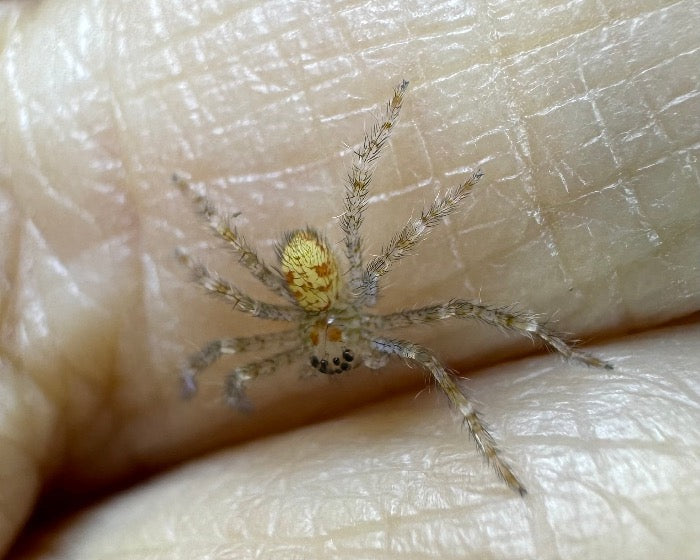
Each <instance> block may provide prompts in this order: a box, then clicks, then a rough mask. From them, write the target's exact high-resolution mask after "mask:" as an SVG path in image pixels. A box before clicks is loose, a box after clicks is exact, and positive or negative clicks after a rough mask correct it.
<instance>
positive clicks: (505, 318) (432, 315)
mask: <svg viewBox="0 0 700 560" xmlns="http://www.w3.org/2000/svg"><path fill="white" fill-rule="evenodd" d="M453 317H456V318H458V319H478V320H479V321H482V322H484V323H486V324H488V325H491V326H494V327H499V328H501V329H503V330H506V331H512V332H516V333H518V334H521V335H523V336H527V337H530V338H533V337H536V338H539V339H540V340H541V341H543V342H544V343H545V344H546V345H547V346H548V347H549V348H551V349H552V350H554V351H556V352H558V353H559V354H561V355H562V356H563V357H564V358H566V359H567V360H573V361H577V362H581V363H584V364H586V365H588V366H593V367H601V368H605V369H613V366H612V364H610V363H608V362H605V361H603V360H601V359H600V358H597V357H595V356H592V355H591V354H588V353H586V352H581V351H580V350H577V349H576V348H574V347H573V346H572V345H571V344H570V343H569V342H567V341H566V339H565V338H564V337H563V336H562V335H561V334H558V333H556V332H555V331H553V330H550V329H548V328H547V327H546V326H545V325H543V324H542V323H541V322H540V321H539V320H538V318H537V316H536V315H534V314H533V313H527V312H524V311H516V310H513V309H512V308H504V307H495V306H492V305H486V304H482V303H475V302H472V301H468V300H465V299H453V300H451V301H448V302H447V303H442V304H438V305H431V306H428V307H421V308H419V309H409V310H405V311H399V312H398V313H392V314H389V315H383V316H375V317H374V318H373V321H374V322H375V324H374V325H373V326H372V328H375V329H394V328H400V327H407V326H410V325H417V324H421V323H432V322H435V321H441V320H443V319H450V318H453Z"/></svg>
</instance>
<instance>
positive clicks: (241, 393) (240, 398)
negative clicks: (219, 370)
mask: <svg viewBox="0 0 700 560" xmlns="http://www.w3.org/2000/svg"><path fill="white" fill-rule="evenodd" d="M308 351H309V349H308V347H307V346H306V345H303V344H302V345H299V346H297V347H295V348H291V349H289V350H283V351H282V352H278V353H277V354H273V355H272V356H270V357H269V358H264V359H262V360H257V361H255V362H250V363H249V364H246V365H244V366H239V367H237V368H235V369H234V370H233V371H232V372H231V373H229V374H228V375H227V376H226V397H227V402H228V404H229V406H231V407H233V408H236V409H239V410H249V409H250V408H251V405H250V402H249V401H248V399H247V397H246V394H245V388H246V384H247V382H248V381H250V380H251V379H255V378H257V377H259V376H261V375H272V374H273V373H275V372H276V371H277V370H278V369H280V368H282V367H285V366H291V365H294V364H295V363H297V362H298V361H299V360H300V359H302V358H303V357H304V356H306V355H307V354H308Z"/></svg>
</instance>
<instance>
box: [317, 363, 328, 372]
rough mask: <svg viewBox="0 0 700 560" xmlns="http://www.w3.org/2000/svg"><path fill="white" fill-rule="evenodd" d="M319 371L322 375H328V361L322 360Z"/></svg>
mask: <svg viewBox="0 0 700 560" xmlns="http://www.w3.org/2000/svg"><path fill="white" fill-rule="evenodd" d="M318 371H320V372H321V373H328V360H321V361H320V363H319V365H318Z"/></svg>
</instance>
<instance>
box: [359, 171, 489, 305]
mask: <svg viewBox="0 0 700 560" xmlns="http://www.w3.org/2000/svg"><path fill="white" fill-rule="evenodd" d="M483 175H484V174H483V173H482V172H481V170H477V171H475V172H474V173H473V174H472V175H471V177H469V178H468V179H467V180H466V181H464V183H462V184H461V185H459V186H458V187H455V188H452V189H449V190H448V191H447V192H445V193H444V194H442V195H438V196H437V197H436V198H435V200H434V201H433V203H432V204H431V205H430V206H429V207H428V208H426V209H424V210H423V211H422V212H421V215H420V217H419V218H417V219H415V220H410V221H409V222H408V223H407V224H406V225H405V226H404V227H403V229H401V231H399V232H398V233H397V234H396V235H394V237H393V238H392V239H391V241H390V242H389V243H388V244H387V245H385V246H384V247H383V248H382V252H381V253H380V254H379V255H377V256H376V257H374V258H373V259H372V260H371V261H370V262H369V263H368V264H367V267H366V268H365V270H364V273H363V275H362V282H361V284H360V288H359V292H360V293H361V294H362V295H363V296H364V298H365V300H366V303H367V305H373V304H374V302H375V301H376V299H377V289H378V285H379V278H380V277H382V276H384V275H385V274H386V273H387V272H389V270H391V266H392V265H393V264H394V263H395V262H396V261H399V260H401V259H402V258H403V257H405V256H406V255H408V254H410V253H411V250H412V249H413V248H414V247H415V246H416V245H418V243H420V242H421V241H422V240H423V239H425V238H426V237H427V236H428V234H430V232H431V231H432V228H434V227H435V226H437V225H439V224H441V223H442V222H443V221H444V220H445V218H446V217H447V216H449V215H450V214H452V212H454V211H455V210H457V209H458V208H459V206H460V203H461V202H462V201H463V200H464V199H465V198H466V197H467V196H468V195H469V194H471V191H472V188H473V187H474V185H476V184H477V183H478V182H479V179H481V178H482V177H483Z"/></svg>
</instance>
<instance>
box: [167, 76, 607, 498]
mask: <svg viewBox="0 0 700 560" xmlns="http://www.w3.org/2000/svg"><path fill="white" fill-rule="evenodd" d="M407 87H408V82H406V81H404V82H402V83H401V84H399V86H398V87H397V88H396V89H395V90H394V95H393V96H392V98H391V100H390V101H389V103H388V104H387V106H386V108H385V111H384V113H383V114H382V115H381V117H380V118H379V119H378V120H377V122H376V123H375V124H374V126H373V127H372V129H371V130H370V131H369V132H368V133H367V134H366V135H365V138H364V141H363V143H362V145H361V146H360V147H359V148H358V149H357V150H356V151H355V153H354V155H355V157H354V161H353V164H352V167H351V169H350V172H349V174H348V179H347V182H346V187H345V209H344V213H343V214H342V215H341V217H340V227H341V230H342V232H343V236H344V240H343V241H344V246H345V259H346V261H347V264H344V266H343V267H342V268H341V265H340V264H339V262H338V261H339V259H338V257H337V256H336V255H335V254H334V253H333V251H332V249H331V248H330V245H329V244H328V243H327V242H326V241H325V239H324V238H323V236H321V235H320V234H319V233H318V232H317V231H315V230H314V229H312V228H307V229H303V230H296V231H293V232H291V233H288V234H286V235H285V236H284V239H283V241H282V243H281V244H280V246H279V247H278V249H277V254H278V258H279V268H273V267H268V266H267V265H266V264H265V263H264V262H263V261H262V260H261V259H260V258H259V257H258V255H257V253H256V252H255V251H254V250H253V248H251V247H250V246H249V245H248V243H247V242H246V240H245V238H244V237H243V236H242V235H241V234H240V233H239V231H238V229H237V228H236V227H235V226H233V225H232V224H231V219H230V218H226V217H224V216H222V215H220V214H219V213H218V212H217V211H216V209H215V208H214V206H213V205H212V204H211V203H210V202H209V200H208V199H207V198H206V196H205V195H204V194H203V193H200V192H197V190H196V189H194V188H193V187H191V186H190V185H189V184H188V183H187V182H185V181H184V180H182V179H180V178H178V177H177V176H176V177H174V180H175V183H176V185H177V186H178V187H179V188H180V189H181V190H183V191H185V192H187V193H189V194H190V195H191V196H192V198H193V199H194V201H195V203H196V204H197V205H198V207H199V210H200V212H201V214H202V215H203V216H204V217H205V219H206V220H207V221H208V223H209V225H210V226H211V228H212V229H213V230H214V232H215V233H216V235H217V236H218V237H220V238H221V239H223V240H224V241H226V242H227V243H228V245H229V247H230V248H231V249H232V250H233V252H234V253H235V254H236V255H237V256H238V257H239V261H240V262H241V264H242V265H243V266H244V267H245V268H247V269H248V270H249V271H250V272H251V273H252V274H253V275H254V276H255V277H256V278H257V279H258V280H259V281H260V282H262V283H263V284H264V285H265V286H266V287H267V288H268V289H269V290H270V291H271V292H272V293H274V294H276V295H277V296H278V297H281V298H283V299H284V300H285V301H286V304H273V303H267V302H263V301H260V300H256V299H253V298H252V297H250V296H248V295H247V294H245V293H244V292H242V291H241V290H240V289H238V288H237V287H236V286H235V285H233V284H231V283H229V282H228V281H226V280H223V279H222V278H220V277H219V276H218V275H217V274H216V273H214V272H212V271H210V270H208V269H207V268H205V267H204V266H203V265H201V264H200V263H198V262H196V261H195V260H193V259H192V258H191V257H190V256H189V255H188V254H187V252H185V251H184V250H182V249H178V256H179V258H180V260H181V262H183V263H184V264H185V265H186V266H187V267H188V268H189V269H190V270H191V271H192V272H193V274H194V276H195V278H196V280H197V282H199V283H200V284H201V285H202V286H203V287H204V288H205V289H206V290H207V291H208V292H210V293H211V294H214V295H216V296H218V297H222V298H224V299H226V300H228V301H230V302H233V304H234V307H235V309H237V310H238V311H240V312H243V313H248V314H250V315H253V316H255V317H259V318H261V319H268V320H273V321H283V322H286V323H291V324H292V325H293V326H292V327H291V328H288V329H287V330H283V331H281V332H276V333H270V334H263V335H255V336H245V337H236V338H224V339H219V340H214V341H212V342H210V343H209V344H207V345H206V346H204V347H203V348H202V349H201V350H200V351H199V352H197V353H196V354H194V355H192V356H191V357H190V358H189V359H188V360H187V361H186V362H185V364H184V365H183V366H182V369H181V377H182V381H183V388H184V392H185V394H186V395H188V396H189V395H192V394H193V393H194V392H195V391H196V390H197V385H196V377H197V376H198V375H199V374H200V373H201V372H202V371H203V370H204V369H206V368H207V367H208V366H210V365H211V364H212V363H214V362H215V361H216V360H218V359H219V358H220V357H221V356H222V355H224V354H238V353H241V352H266V353H268V357H267V358H263V359H258V360H255V361H251V362H249V363H247V364H245V365H242V366H238V367H236V368H234V369H233V371H232V372H231V373H230V374H229V375H228V377H227V382H226V393H227V397H228V400H229V402H230V404H232V405H233V406H236V407H241V406H242V405H243V404H244V403H245V385H246V383H247V382H248V381H250V380H251V379H254V378H256V377H258V376H259V375H264V374H272V373H274V372H275V371H277V369H279V368H281V367H282V366H285V365H290V364H293V363H296V362H302V363H304V362H305V363H306V364H307V366H306V367H311V368H313V369H314V370H315V371H318V372H320V373H324V374H339V373H342V372H344V371H347V370H349V369H352V368H354V367H357V366H359V365H365V366H367V367H370V368H373V369H377V368H380V367H382V366H383V365H384V364H385V363H386V362H387V360H388V359H389V357H391V356H396V357H399V358H403V359H405V360H407V361H409V362H413V363H415V364H417V365H419V366H421V367H423V368H424V369H425V370H427V371H428V372H429V373H430V374H431V375H432V376H433V378H434V379H435V381H436V382H437V383H438V385H439V386H440V387H441V388H442V390H443V391H444V392H445V393H446V395H447V396H448V398H449V399H450V401H451V403H452V404H453V405H454V406H455V407H456V408H457V409H458V410H459V412H460V414H462V416H463V417H464V421H465V423H466V425H467V427H468V428H469V432H470V433H471V435H472V437H473V438H474V440H475V441H476V444H477V447H478V449H479V450H480V451H481V453H483V455H484V456H485V457H486V458H487V460H488V461H489V462H490V463H491V464H492V465H493V467H494V468H495V470H496V472H497V473H498V475H499V476H500V477H501V478H502V479H503V480H504V481H505V482H506V483H507V484H508V486H510V487H511V488H513V489H514V490H516V491H518V492H520V493H521V494H524V493H525V488H524V486H523V485H522V484H521V483H520V481H519V480H518V479H517V478H516V476H515V474H514V473H513V472H512V470H511V469H510V467H509V466H508V465H507V464H506V463H505V462H504V461H503V460H502V459H501V458H500V456H499V453H498V449H497V447H496V444H495V442H494V440H493V438H492V437H491V435H490V434H489V433H488V431H487V430H486V428H485V426H484V424H483V423H482V422H481V420H480V418H479V415H478V413H477V411H476V409H475V408H474V406H473V404H472V403H471V401H470V400H469V398H468V397H467V396H466V395H465V394H464V392H463V391H462V389H461V388H460V387H459V385H458V384H457V383H456V381H455V378H454V376H453V375H452V374H451V373H450V372H449V371H448V370H447V369H446V368H445V366H444V365H443V364H442V363H441V362H440V361H439V360H438V359H437V357H435V355H434V354H433V353H432V352H431V351H430V350H428V349H427V348H424V347H422V346H419V345H418V344H415V343H413V342H409V341H406V340H400V339H395V338H392V337H389V336H387V334H386V333H387V332H388V331H392V330H394V329H397V328H400V327H407V326H410V325H416V324H421V323H430V322H437V321H441V320H444V319H451V318H456V319H477V320H480V321H482V322H484V323H487V324H489V325H493V326H495V327H500V328H501V329H504V330H508V331H512V332H515V333H519V334H522V335H525V336H528V337H530V338H537V339H539V340H541V341H542V342H544V343H545V344H546V345H547V346H549V347H550V348H551V349H553V350H555V351H557V352H559V353H560V354H561V355H562V356H564V357H565V358H567V359H572V360H577V361H580V362H583V363H584V364H587V365H591V366H596V367H606V368H611V367H612V366H610V364H608V363H606V362H603V361H602V360H600V359H598V358H596V357H594V356H591V355H589V354H586V353H584V352H580V351H578V350H576V349H574V348H573V347H572V346H571V345H570V344H569V343H567V341H566V340H565V339H564V338H562V337H561V336H560V335H558V334H557V333H555V332H553V331H551V330H549V329H548V328H547V327H545V326H544V325H543V324H542V323H541V322H540V321H539V320H538V318H537V316H535V315H534V314H532V313H527V312H520V311H514V310H513V309H512V308H510V307H508V308H504V307H496V306H492V305H488V304H483V303H480V302H475V301H470V300H466V299H452V300H450V301H448V302H445V303H439V304H436V305H430V306H427V307H420V308H412V309H407V310H402V311H397V312H395V313H390V314H387V315H378V314H375V313H372V311H371V310H372V307H373V306H374V304H375V302H376V299H377V291H378V288H379V281H380V278H381V277H382V276H384V275H385V274H386V273H387V272H389V270H391V267H392V265H393V263H395V262H396V261H398V260H400V259H401V258H403V257H405V256H406V255H407V254H409V253H410V252H411V250H412V249H413V248H414V247H415V246H416V245H417V244H418V243H419V242H420V241H421V240H422V239H423V238H425V237H426V236H427V235H428V234H429V233H430V232H431V230H432V229H433V228H434V227H435V226H437V225H438V224H440V223H441V222H442V221H443V220H444V218H445V217H446V216H448V215H449V214H451V213H452V212H454V211H455V210H456V209H457V208H458V207H459V206H460V203H461V202H462V201H463V200H464V199H465V198H466V197H467V196H468V195H469V194H470V192H471V190H472V188H473V187H474V185H476V183H477V182H478V181H479V179H481V177H482V173H481V172H480V171H476V172H475V173H473V174H472V175H471V176H469V177H468V178H467V179H466V180H465V181H464V182H463V183H462V184H461V185H459V186H457V187H455V188H453V189H450V190H448V191H446V192H445V193H443V194H441V195H439V196H438V197H437V198H436V199H435V201H434V202H433V203H432V204H431V205H430V206H429V207H427V208H425V209H424V210H423V212H422V213H421V215H420V216H419V217H418V218H416V219H414V220H411V221H409V222H408V223H407V224H406V225H405V226H404V227H403V229H402V230H401V231H399V232H398V233H397V234H396V235H394V236H393V237H392V238H391V240H390V241H389V242H388V243H387V245H385V246H384V248H383V249H382V251H381V252H380V254H379V255H378V256H376V257H374V258H372V259H371V260H370V261H369V262H368V263H366V264H365V263H364V261H363V258H362V243H361V238H360V227H361V225H362V221H363V216H364V209H365V206H366V204H367V196H368V186H369V182H370V179H371V176H372V166H373V163H374V161H375V160H376V159H377V157H378V156H379V153H380V152H381V150H382V147H383V146H384V145H385V143H386V141H387V140H388V139H389V135H390V133H391V130H392V129H393V127H394V124H395V123H396V121H397V119H398V116H399V111H400V109H401V104H402V102H403V98H404V94H405V92H406V88H407ZM346 268H347V272H341V271H343V270H345V269H346ZM270 352H271V353H270Z"/></svg>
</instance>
